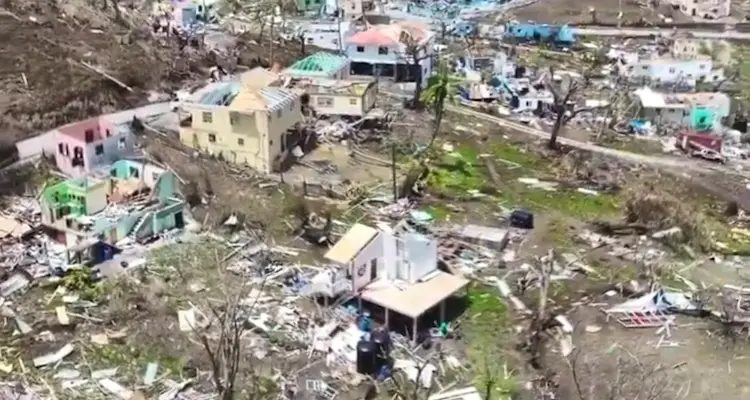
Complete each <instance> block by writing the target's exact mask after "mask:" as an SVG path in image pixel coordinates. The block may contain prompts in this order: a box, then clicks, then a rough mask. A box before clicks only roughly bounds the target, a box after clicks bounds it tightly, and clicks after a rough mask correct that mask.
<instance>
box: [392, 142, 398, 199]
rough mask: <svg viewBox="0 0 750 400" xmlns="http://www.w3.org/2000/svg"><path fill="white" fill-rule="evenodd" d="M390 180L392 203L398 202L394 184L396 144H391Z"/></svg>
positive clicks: (395, 183)
mask: <svg viewBox="0 0 750 400" xmlns="http://www.w3.org/2000/svg"><path fill="white" fill-rule="evenodd" d="M391 178H392V179H393V202H394V203H395V202H396V201H398V183H397V182H396V142H395V141H393V142H391Z"/></svg>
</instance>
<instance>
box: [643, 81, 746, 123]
mask: <svg viewBox="0 0 750 400" xmlns="http://www.w3.org/2000/svg"><path fill="white" fill-rule="evenodd" d="M635 95H636V96H637V97H638V99H639V102H640V105H641V110H640V113H639V114H640V116H641V117H642V118H643V119H645V120H648V121H650V122H653V123H654V124H673V125H679V126H689V127H693V128H695V126H694V125H695V124H696V123H698V125H701V126H712V127H714V128H715V127H718V125H719V124H720V123H721V122H722V121H723V120H724V119H725V118H727V117H728V116H729V113H730V111H731V105H732V102H731V99H730V98H729V96H727V95H726V94H724V93H660V92H655V91H653V90H651V89H650V88H647V87H644V88H642V89H638V90H636V91H635ZM706 118H708V119H709V120H704V119H706Z"/></svg>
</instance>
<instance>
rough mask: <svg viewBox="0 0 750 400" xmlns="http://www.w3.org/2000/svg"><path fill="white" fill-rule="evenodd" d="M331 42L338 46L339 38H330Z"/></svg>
mask: <svg viewBox="0 0 750 400" xmlns="http://www.w3.org/2000/svg"><path fill="white" fill-rule="evenodd" d="M331 43H333V45H334V46H338V45H339V40H338V39H333V40H331Z"/></svg>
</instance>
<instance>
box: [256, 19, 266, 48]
mask: <svg viewBox="0 0 750 400" xmlns="http://www.w3.org/2000/svg"><path fill="white" fill-rule="evenodd" d="M257 17H258V18H260V32H259V33H258V43H259V44H260V45H261V46H262V45H263V31H265V29H266V18H265V15H263V14H262V13H261V12H260V11H258V15H257Z"/></svg>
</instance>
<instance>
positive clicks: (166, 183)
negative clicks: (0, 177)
mask: <svg viewBox="0 0 750 400" xmlns="http://www.w3.org/2000/svg"><path fill="white" fill-rule="evenodd" d="M175 181H176V178H175V175H174V173H172V172H170V171H167V170H164V169H162V168H159V167H157V166H155V165H151V164H146V163H142V162H139V161H132V160H120V161H117V162H115V163H114V164H112V165H111V166H110V167H108V168H106V169H102V170H98V171H93V172H91V173H90V174H88V175H86V176H82V177H76V178H72V179H69V180H67V181H64V182H60V183H58V184H55V185H52V186H49V187H47V188H46V189H45V190H44V191H43V192H42V194H41V197H40V204H41V210H42V225H43V226H44V227H45V228H46V229H47V230H49V231H51V233H52V234H53V236H54V237H55V238H56V239H57V241H58V242H61V243H65V244H66V245H67V246H69V247H71V246H75V245H78V244H80V243H89V242H91V241H101V242H104V243H109V244H115V243H117V242H119V241H121V240H123V239H125V238H129V239H130V240H133V241H138V240H142V239H146V238H148V237H150V236H153V235H156V234H158V233H160V232H163V231H167V230H170V229H173V228H181V227H183V226H184V224H185V218H184V216H183V206H184V201H183V200H182V199H181V198H180V197H178V192H177V188H176V182H175Z"/></svg>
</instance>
